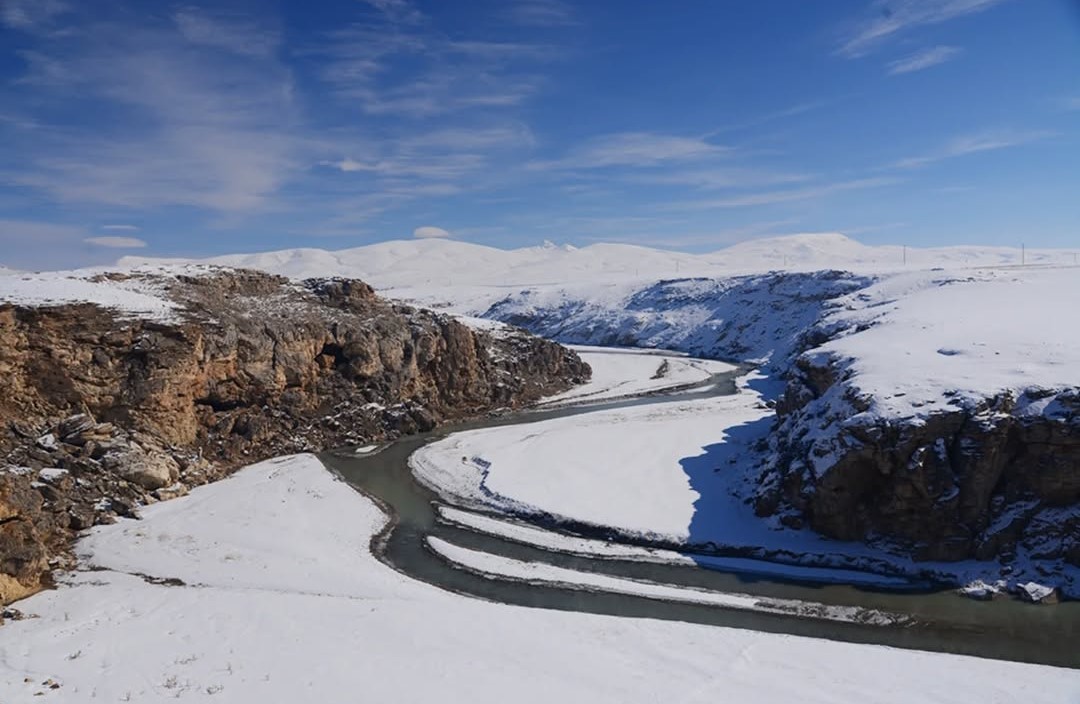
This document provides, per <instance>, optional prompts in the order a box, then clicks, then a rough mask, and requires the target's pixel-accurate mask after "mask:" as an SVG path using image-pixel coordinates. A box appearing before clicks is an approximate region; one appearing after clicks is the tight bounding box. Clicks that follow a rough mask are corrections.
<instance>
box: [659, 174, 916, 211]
mask: <svg viewBox="0 0 1080 704" xmlns="http://www.w3.org/2000/svg"><path fill="white" fill-rule="evenodd" d="M896 183H899V179H896V178H892V177H880V176H875V177H870V178H861V179H853V180H850V181H837V182H834V183H825V184H820V185H815V186H807V187H806V188H792V189H782V190H772V191H761V192H757V193H743V194H739V195H734V196H729V197H725V198H710V199H704V200H696V201H682V202H676V203H671V204H670V205H668V206H666V207H667V209H670V210H713V209H724V208H748V207H753V206H762V205H777V204H780V203H791V202H795V201H804V200H818V199H821V198H825V197H828V196H832V195H835V194H837V193H844V192H847V191H857V190H862V189H866V188H880V187H882V186H890V185H893V184H896Z"/></svg>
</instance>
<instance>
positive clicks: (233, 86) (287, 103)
mask: <svg viewBox="0 0 1080 704" xmlns="http://www.w3.org/2000/svg"><path fill="white" fill-rule="evenodd" d="M195 13H196V11H195V10H190V9H188V10H184V11H183V16H184V17H186V18H187V19H185V20H184V21H183V22H182V23H181V26H177V25H176V24H173V22H171V21H170V22H158V23H148V24H146V25H138V26H132V25H128V24H117V23H89V24H86V25H85V26H82V27H81V28H80V30H79V31H77V32H59V33H57V34H58V36H55V37H50V39H49V40H48V41H43V42H41V44H40V46H39V48H38V49H37V51H36V52H35V54H34V56H33V58H32V60H31V61H29V63H28V65H27V71H26V73H25V74H24V76H23V77H22V81H21V82H20V83H19V84H18V85H17V86H16V87H15V88H14V89H13V90H14V91H15V93H14V94H13V95H8V96H4V95H3V93H0V100H11V101H12V102H13V103H14V104H21V103H24V102H27V103H29V102H31V101H24V100H22V98H23V97H24V95H25V94H27V93H26V91H31V90H32V91H33V93H32V95H33V100H32V103H33V104H34V105H38V106H41V107H42V108H43V114H44V115H50V114H52V115H55V114H56V111H55V110H54V108H55V107H56V106H60V105H62V106H64V112H65V113H71V112H73V111H84V112H86V113H88V114H94V113H101V112H105V113H107V114H112V115H114V116H122V119H119V120H117V119H115V118H114V119H110V120H109V121H107V122H97V121H94V120H93V119H88V120H85V121H81V122H70V121H69V122H66V123H61V124H55V123H53V124H50V123H48V122H45V121H44V120H42V123H43V124H42V126H41V127H40V128H39V129H38V130H36V134H35V139H34V141H33V145H32V146H33V149H30V148H29V147H30V145H28V144H23V145H22V147H21V148H13V149H10V150H7V151H6V154H5V155H3V156H0V174H2V175H3V177H4V178H5V179H6V180H8V181H9V182H12V183H15V184H18V185H21V186H26V187H31V188H36V189H39V190H40V191H42V192H45V193H48V194H49V195H51V196H52V197H53V198H55V199H57V200H60V201H67V202H72V201H74V202H92V203H104V204H113V205H127V206H133V207H152V206H161V205H192V206H198V207H202V208H209V209H211V210H220V211H243V210H250V209H253V208H256V207H259V206H260V205H261V204H262V203H263V202H264V200H265V199H266V198H267V196H269V195H270V194H271V193H273V192H275V191H276V190H277V189H278V188H279V187H280V186H281V184H282V183H283V182H284V181H285V180H286V179H287V178H288V177H289V173H290V172H291V171H294V170H295V169H297V168H298V167H299V166H300V165H301V163H302V162H301V160H300V159H299V158H298V156H299V155H298V151H299V149H300V147H301V143H300V140H298V139H297V137H296V135H295V132H294V129H293V126H294V118H293V116H294V115H295V112H296V111H295V110H294V108H293V104H292V102H293V99H292V91H291V85H292V82H291V74H290V72H289V71H288V70H287V69H286V68H285V67H284V66H282V65H281V64H280V63H278V62H277V61H276V60H274V59H273V58H272V57H270V56H266V55H264V52H263V50H262V49H260V50H259V52H258V53H257V55H256V54H254V53H252V52H248V53H246V54H245V55H243V56H240V57H237V58H236V60H228V59H226V58H225V55H224V54H217V53H215V52H212V51H211V52H207V51H206V48H207V46H208V44H210V45H216V44H217V43H219V40H221V39H222V38H223V37H225V35H226V34H228V35H229V36H231V38H232V40H233V41H234V42H235V43H236V44H237V45H241V46H249V47H266V46H268V44H267V41H268V40H267V35H266V33H265V32H263V31H262V30H258V29H254V25H252V24H250V23H244V22H239V21H234V22H232V23H231V24H229V25H227V26H225V25H221V26H218V25H217V24H216V22H217V21H218V20H217V19H215V18H210V17H201V18H199V19H195V18H196V17H197V15H196V14H195ZM171 19H175V18H171ZM183 27H187V30H188V31H186V32H185V31H184V30H183ZM194 27H197V28H198V29H197V30H193V29H192V28H194ZM213 27H218V29H212V28H213ZM246 29H251V32H252V33H250V34H249V33H245V32H246ZM220 48H222V49H229V47H220ZM229 51H232V50H231V49H229ZM233 53H235V52H233ZM19 91H22V92H21V93H20V92H19Z"/></svg>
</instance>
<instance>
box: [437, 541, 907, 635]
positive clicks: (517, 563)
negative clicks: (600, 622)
mask: <svg viewBox="0 0 1080 704" xmlns="http://www.w3.org/2000/svg"><path fill="white" fill-rule="evenodd" d="M426 542H427V546H428V548H429V549H431V550H432V551H433V552H434V553H435V554H437V555H439V556H441V557H442V558H444V559H445V560H447V561H448V562H450V563H451V564H453V565H457V566H459V567H460V568H464V569H467V570H470V571H473V572H477V573H479V574H481V575H484V576H488V577H492V576H494V577H508V578H510V579H515V580H522V581H526V582H531V583H533V584H547V585H553V586H560V587H569V588H571V589H583V590H592V591H602V592H609V593H612V594H626V595H629V596H638V597H643V598H645V599H658V600H661V601H676V602H683V603H688V604H703V605H705V606H719V607H723V608H726V609H741V610H744V611H762V612H765V613H774V614H798V615H800V616H802V617H804V618H814V619H821V620H826V621H845V622H849V623H851V622H854V623H865V624H872V625H875V626H905V625H910V624H911V622H912V619H911V618H910V617H908V616H903V615H901V614H893V613H887V612H883V611H878V610H876V609H861V608H858V607H854V606H833V605H825V604H816V603H811V602H805V601H798V600H795V599H775V598H767V597H758V596H752V595H750V594H734V593H730V592H716V591H709V590H705V589H693V588H690V587H677V586H672V585H669V584H660V583H658V582H650V581H644V580H636V579H627V578H623V577H612V576H609V575H604V574H597V573H593V572H579V571H577V570H570V569H566V568H563V567H556V566H554V565H549V564H546V563H543V562H529V561H524V560H515V559H513V558H509V557H502V556H499V555H491V554H488V553H484V552H479V551H476V550H470V549H468V548H463V547H460V546H458V545H454V544H452V543H449V542H447V541H445V540H442V539H440V538H434V537H431V538H427V540H426Z"/></svg>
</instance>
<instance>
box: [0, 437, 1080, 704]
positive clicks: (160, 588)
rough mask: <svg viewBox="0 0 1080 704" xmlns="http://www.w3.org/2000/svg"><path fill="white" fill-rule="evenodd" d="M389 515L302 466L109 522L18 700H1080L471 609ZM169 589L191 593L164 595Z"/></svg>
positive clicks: (1036, 669) (1043, 685) (33, 653)
mask: <svg viewBox="0 0 1080 704" xmlns="http://www.w3.org/2000/svg"><path fill="white" fill-rule="evenodd" d="M384 521H385V518H384V516H383V515H382V514H381V513H380V512H379V511H378V509H376V507H375V506H374V505H373V504H372V503H371V502H370V501H368V500H367V499H365V498H363V497H362V496H360V495H359V494H357V493H355V492H354V491H353V490H351V489H350V488H349V487H348V486H346V485H345V484H343V483H341V482H338V481H335V480H334V479H333V477H332V476H331V475H330V474H329V473H327V472H326V471H325V470H324V469H323V468H322V467H321V465H320V464H319V463H318V462H317V461H316V460H315V459H314V458H313V457H310V456H300V457H294V458H288V459H285V460H279V461H275V462H266V463H262V464H259V465H255V466H253V467H249V468H247V469H245V470H242V471H241V472H239V473H238V474H236V475H234V476H233V477H232V478H230V479H228V480H225V481H222V482H218V483H216V484H212V485H209V486H205V487H200V488H198V489H196V490H194V491H193V492H192V493H191V495H189V496H188V497H184V498H180V499H175V500H173V501H169V502H165V503H161V504H156V505H154V506H150V507H147V508H146V510H145V512H144V519H143V520H142V521H137V522H136V521H122V522H121V523H118V524H116V525H114V526H106V527H99V528H95V529H94V531H93V532H92V534H91V538H90V539H89V540H88V541H87V542H84V543H83V544H82V549H83V551H84V552H87V553H88V554H89V555H91V556H92V557H88V558H84V563H83V564H84V565H86V564H89V563H88V562H86V561H85V560H87V559H92V560H93V561H94V563H95V564H96V565H97V569H95V570H94V571H81V572H77V573H75V574H73V575H71V576H69V577H67V578H65V579H64V580H63V582H62V584H61V586H60V588H58V589H57V590H54V591H50V592H43V593H41V594H38V595H36V596H34V597H32V598H30V599H26V600H24V601H22V602H19V603H18V604H16V607H17V608H19V609H20V610H22V611H23V612H24V613H27V614H33V615H36V616H38V618H31V619H26V620H23V621H12V622H9V623H7V624H5V625H4V626H3V627H0V691H2V692H3V698H4V701H5V702H11V703H13V704H18V703H20V702H28V703H29V702H35V703H36V702H50V701H55V702H65V703H78V702H99V701H106V702H107V701H132V702H159V701H160V702H166V701H174V700H176V699H178V698H179V699H190V700H210V701H228V702H232V703H235V704H248V703H254V702H279V701H326V702H333V701H341V700H342V699H343V697H344V698H352V699H357V698H359V699H363V700H367V701H433V700H446V701H466V700H467V701H470V702H477V703H478V704H483V703H484V702H504V701H506V699H507V698H508V697H512V698H513V699H514V700H515V701H520V702H537V703H544V704H547V703H549V702H551V701H590V702H618V703H620V704H626V703H628V702H655V701H687V702H696V701H701V702H705V701H713V700H715V699H716V697H717V696H718V695H720V696H722V697H723V698H727V699H730V700H733V701H742V700H746V701H755V702H762V703H763V704H772V703H774V702H776V703H779V702H784V703H786V702H790V701H792V700H794V699H798V700H800V701H806V702H822V703H824V702H830V703H837V702H839V703H841V704H842V703H845V702H852V703H856V702H857V703H859V704H862V702H865V701H867V700H868V699H872V700H874V701H877V702H882V703H883V704H894V703H895V704H901V703H902V704H907V703H908V702H912V701H938V702H966V701H972V700H977V701H1001V702H1004V701H1021V700H1022V701H1025V702H1029V703H1030V704H1040V703H1041V702H1047V703H1050V702H1055V703H1056V702H1062V701H1069V700H1070V699H1072V698H1075V697H1076V696H1077V694H1078V693H1080V683H1078V680H1077V676H1076V673H1075V672H1073V671H1069V670H1062V669H1055V668H1049V667H1040V666H1032V665H1024V664H1017V663H1007V662H995V661H990V660H981V659H977V658H968V657H960V656H952V655H944V654H934V653H923V652H916V651H903V650H894V649H891V648H884V647H876V646H865V645H856V644H847V643H838V642H831V641H819V640H812V639H807V638H800V637H792V636H783V635H774V634H767V633H755V632H751V631H740V630H734V629H728V628H714V627H706V626H696V625H689V624H681V623H671V622H659V621H651V620H648V619H619V618H614V617H607V616H593V615H583V614H575V613H564V612H557V611H546V610H540V609H527V608H520V607H512V606H503V605H497V604H491V603H488V602H484V601H477V600H471V599H468V598H465V597H461V596H457V595H454V594H450V593H448V592H443V591H441V590H438V589H435V588H433V587H429V586H426V585H424V584H421V583H417V582H414V581H412V580H409V579H407V578H405V577H403V576H401V575H399V574H398V573H396V572H394V571H393V570H391V569H389V568H388V567H386V566H384V565H382V564H381V563H379V562H378V561H376V560H375V559H374V558H373V557H372V556H371V555H370V553H369V552H368V551H367V544H368V541H369V540H370V537H371V535H372V534H373V533H374V532H375V531H377V530H378V529H379V528H380V527H381V526H382V524H383V522H384ZM157 546H161V547H160V549H159V548H158V547H157ZM311 558H316V559H311ZM136 572H138V573H142V574H143V575H145V578H144V577H143V576H137V575H136V574H135V573H136ZM167 577H173V578H181V579H183V580H184V582H185V583H186V584H185V585H184V586H168V584H166V583H157V584H155V583H151V581H160V580H156V579H155V580H151V581H147V580H148V579H149V578H167ZM173 584H175V582H173ZM49 679H52V680H53V681H55V682H56V683H58V684H59V685H60V686H59V688H58V689H55V690H52V689H49V688H48V686H47V685H43V684H42V683H43V682H45V681H47V680H49ZM38 692H41V693H42V694H41V695H40V696H35V695H37V693H38Z"/></svg>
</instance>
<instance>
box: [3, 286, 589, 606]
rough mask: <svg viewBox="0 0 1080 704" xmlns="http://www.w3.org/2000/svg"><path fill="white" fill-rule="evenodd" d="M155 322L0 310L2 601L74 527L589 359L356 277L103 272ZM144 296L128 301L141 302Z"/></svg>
mask: <svg viewBox="0 0 1080 704" xmlns="http://www.w3.org/2000/svg"><path fill="white" fill-rule="evenodd" d="M90 281H91V282H93V283H95V284H99V285H104V286H109V285H111V284H116V285H117V286H122V287H124V288H125V289H126V290H138V291H140V292H146V291H151V292H154V294H155V295H159V296H160V297H162V299H163V301H164V308H165V309H167V310H171V311H173V313H171V314H170V315H168V316H164V317H162V316H158V317H157V318H154V317H151V316H145V315H131V314H130V313H124V312H123V311H119V310H116V309H111V308H107V307H103V306H102V305H97V304H93V303H55V304H49V305H31V304H25V303H23V304H19V303H10V302H9V303H5V302H4V301H3V300H0V389H2V390H3V394H2V395H0V602H3V603H7V602H10V601H13V600H15V599H19V598H22V597H24V596H26V595H28V594H30V593H33V592H34V591H36V590H38V589H40V588H41V587H42V586H44V585H46V584H47V582H48V578H49V577H48V575H49V572H50V569H52V568H55V567H58V566H62V565H64V564H65V563H66V561H67V560H68V559H69V557H68V552H67V549H66V548H67V547H68V546H69V545H70V543H71V540H72V538H73V536H74V535H75V534H76V533H77V531H79V530H82V529H85V528H88V527H90V526H92V525H95V524H97V523H107V522H111V521H113V520H115V517H116V516H133V515H135V514H136V511H137V509H138V507H139V506H140V505H143V504H146V503H151V502H154V501H159V500H164V499H168V498H172V497H175V496H178V495H182V494H184V493H186V492H187V491H188V489H189V488H190V487H192V486H195V485H199V484H204V483H206V482H210V481H214V480H216V479H218V478H220V477H222V476H224V475H226V474H227V473H229V472H230V471H231V470H233V469H235V468H237V467H239V466H242V465H245V464H249V463H252V462H255V461H258V460H261V459H265V458H267V457H271V456H274V455H280V454H285V453H292V452H300V451H317V450H322V449H326V448H330V447H333V446H340V445H344V444H350V443H367V442H372V441H378V440H383V439H387V438H392V437H394V436H397V435H400V434H407V433H412V432H417V431H424V430H429V429H431V428H433V427H435V426H436V425H438V424H439V423H441V422H444V421H448V420H453V419H458V418H463V417H468V416H475V415H478V414H483V413H487V412H490V411H493V410H496V409H500V408H514V407H518V406H521V405H523V404H527V403H529V402H531V401H534V400H536V399H538V398H540V397H541V396H544V395H548V394H552V393H557V392H559V391H562V390H564V389H566V388H569V387H570V386H571V385H572V384H575V383H579V382H582V381H584V380H586V379H587V378H588V377H589V375H590V370H589V368H588V365H586V364H585V363H583V362H582V361H581V360H580V359H579V358H578V356H577V355H576V354H574V353H573V352H571V351H569V350H566V349H565V348H563V347H561V346H559V345H557V344H554V343H551V342H547V341H545V340H541V339H539V338H536V337H533V336H531V335H528V334H527V333H524V332H522V331H514V330H507V331H505V332H502V331H499V332H484V331H476V330H473V329H470V328H468V327H466V326H465V325H463V324H462V323H460V322H458V321H456V320H454V319H452V318H450V317H447V316H444V315H438V314H435V313H432V312H429V311H425V310H418V309H414V308H410V307H407V306H402V305H395V304H393V303H390V302H388V301H385V300H382V299H380V298H379V297H378V296H376V295H375V293H374V292H373V291H372V289H371V288H370V287H369V286H367V285H366V284H364V283H362V282H360V281H354V280H341V279H323V280H309V281H305V282H303V283H301V284H297V283H294V282H291V281H290V280H288V279H285V278H282V277H276V276H271V275H268V274H262V273H256V272H250V271H241V270H227V269H205V270H200V271H191V270H186V271H184V272H172V273H170V272H153V273H151V272H141V273H139V272H137V273H127V274H103V275H99V276H97V277H95V278H93V279H91V280H90ZM140 295H142V294H140Z"/></svg>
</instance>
